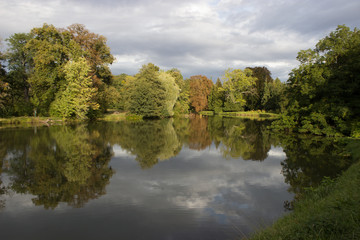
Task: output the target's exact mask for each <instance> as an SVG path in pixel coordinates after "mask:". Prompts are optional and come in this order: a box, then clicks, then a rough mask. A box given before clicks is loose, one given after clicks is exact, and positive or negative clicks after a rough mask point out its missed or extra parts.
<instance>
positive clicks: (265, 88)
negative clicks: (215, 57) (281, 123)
mask: <svg viewBox="0 0 360 240" xmlns="http://www.w3.org/2000/svg"><path fill="white" fill-rule="evenodd" d="M222 80H223V83H222V82H221V81H220V79H218V80H217V82H216V84H214V83H213V81H212V80H210V79H208V78H207V77H206V76H203V75H196V76H191V77H190V78H189V79H184V78H183V76H182V75H181V72H180V71H179V70H178V69H176V68H174V69H171V70H169V71H163V70H160V69H159V67H157V66H155V65H154V64H152V63H149V64H147V65H144V66H143V67H142V68H141V69H140V71H139V73H138V74H136V75H135V76H129V75H126V74H122V75H119V76H114V79H113V85H114V86H115V88H116V89H117V92H118V93H119V94H118V99H116V101H114V105H112V108H115V109H119V110H124V111H129V112H131V113H134V114H138V115H142V116H144V117H167V116H173V115H182V114H189V113H192V112H196V113H198V112H201V111H204V110H210V111H215V112H223V111H224V112H232V111H244V110H257V109H261V110H267V111H274V112H280V111H281V108H283V107H284V103H285V99H284V98H283V96H284V94H283V92H284V89H285V85H284V84H283V83H281V81H280V80H279V79H276V80H273V79H272V78H271V73H270V71H269V70H268V69H267V68H265V67H255V68H246V69H245V70H244V71H243V70H241V69H235V70H231V69H229V70H227V71H225V75H224V76H223V77H222Z"/></svg>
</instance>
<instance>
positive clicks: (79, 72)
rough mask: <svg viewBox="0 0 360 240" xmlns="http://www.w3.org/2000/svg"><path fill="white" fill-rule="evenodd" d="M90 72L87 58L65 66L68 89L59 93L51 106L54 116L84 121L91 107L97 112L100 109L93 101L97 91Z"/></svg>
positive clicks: (70, 62)
mask: <svg viewBox="0 0 360 240" xmlns="http://www.w3.org/2000/svg"><path fill="white" fill-rule="evenodd" d="M89 71H90V67H89V66H88V64H87V61H86V59H85V58H79V59H77V60H76V61H69V62H68V63H67V64H66V65H65V67H64V72H65V79H66V85H65V86H66V88H65V89H64V90H63V91H59V92H58V94H57V97H56V99H55V101H54V102H53V103H52V104H51V108H50V111H51V114H52V115H55V116H60V117H63V118H78V119H84V118H86V115H87V113H88V111H89V109H90V107H91V108H92V109H95V110H96V109H97V108H98V107H99V105H98V104H97V103H96V102H93V101H92V99H93V98H94V95H95V94H96V89H94V88H92V87H91V84H92V83H91V79H90V77H89V76H88V73H89Z"/></svg>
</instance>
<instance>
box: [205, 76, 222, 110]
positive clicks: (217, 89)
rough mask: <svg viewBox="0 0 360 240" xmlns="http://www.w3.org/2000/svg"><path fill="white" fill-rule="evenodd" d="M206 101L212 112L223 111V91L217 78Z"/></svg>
mask: <svg viewBox="0 0 360 240" xmlns="http://www.w3.org/2000/svg"><path fill="white" fill-rule="evenodd" d="M208 101H209V109H210V110H212V111H214V112H222V111H223V108H224V102H225V91H224V88H223V87H222V84H221V81H220V79H219V78H218V79H217V81H216V84H215V85H214V86H213V88H212V89H211V92H210V95H209V97H208Z"/></svg>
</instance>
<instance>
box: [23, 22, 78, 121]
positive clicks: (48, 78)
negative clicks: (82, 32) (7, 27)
mask: <svg viewBox="0 0 360 240" xmlns="http://www.w3.org/2000/svg"><path fill="white" fill-rule="evenodd" d="M31 34H32V35H33V38H32V39H31V40H30V41H28V43H27V44H26V48H28V49H29V51H31V52H33V60H34V71H33V73H32V74H31V76H30V77H29V79H28V82H29V84H30V86H31V91H30V95H31V101H32V103H33V104H34V105H35V108H36V109H37V110H38V112H39V113H41V114H43V115H48V112H49V107H50V104H51V103H52V102H53V101H54V100H55V96H56V93H57V92H58V91H59V89H62V88H63V87H64V85H65V83H66V81H65V78H64V77H65V74H64V71H63V69H64V66H65V64H66V63H67V62H68V61H69V59H70V58H74V57H77V56H73V55H74V54H73V53H75V55H79V54H80V53H81V49H80V48H79V47H78V46H77V44H76V43H75V42H74V41H72V40H71V36H70V34H69V33H67V32H65V31H62V32H61V31H59V30H58V29H57V28H55V27H54V26H53V25H47V24H44V25H43V27H41V28H34V29H32V30H31ZM71 48H75V49H76V48H77V49H76V50H77V51H75V50H72V49H71ZM76 53H77V54H76Z"/></svg>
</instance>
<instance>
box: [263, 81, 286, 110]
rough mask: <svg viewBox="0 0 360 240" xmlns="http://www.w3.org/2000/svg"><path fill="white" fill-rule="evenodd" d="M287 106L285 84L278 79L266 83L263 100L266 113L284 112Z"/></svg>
mask: <svg viewBox="0 0 360 240" xmlns="http://www.w3.org/2000/svg"><path fill="white" fill-rule="evenodd" d="M285 104H286V95H285V84H283V83H282V82H281V81H280V79H278V78H276V79H275V80H274V81H272V82H266V83H265V87H264V93H263V96H262V99H261V106H262V107H263V109H264V110H266V111H274V112H278V113H280V112H283V111H284V110H285V109H284V108H285Z"/></svg>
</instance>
